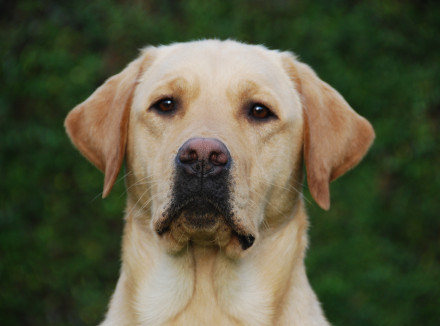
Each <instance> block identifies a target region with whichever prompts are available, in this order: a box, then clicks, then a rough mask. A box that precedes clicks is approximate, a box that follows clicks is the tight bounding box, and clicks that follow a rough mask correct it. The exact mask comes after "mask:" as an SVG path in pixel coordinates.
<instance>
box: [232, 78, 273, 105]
mask: <svg viewBox="0 0 440 326" xmlns="http://www.w3.org/2000/svg"><path fill="white" fill-rule="evenodd" d="M227 95H228V98H229V100H230V101H231V102H235V101H237V99H238V101H239V102H240V103H242V104H244V103H247V102H249V101H256V102H262V103H263V104H265V105H267V106H269V107H270V108H271V109H275V110H276V107H277V106H278V101H277V100H276V96H275V94H273V92H272V91H271V90H270V89H268V88H267V87H264V86H262V85H259V84H258V83H256V82H255V81H252V80H241V81H239V82H238V83H237V84H236V85H235V87H233V88H231V89H230V90H229V91H228V94H227Z"/></svg>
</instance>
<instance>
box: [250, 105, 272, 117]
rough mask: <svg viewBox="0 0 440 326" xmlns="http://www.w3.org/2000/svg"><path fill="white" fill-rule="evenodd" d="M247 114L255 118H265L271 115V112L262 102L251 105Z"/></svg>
mask: <svg viewBox="0 0 440 326" xmlns="http://www.w3.org/2000/svg"><path fill="white" fill-rule="evenodd" d="M249 115H250V116H251V117H252V118H253V119H256V120H266V119H268V118H270V117H272V116H273V113H272V111H270V110H269V109H268V108H267V107H265V106H264V105H263V104H259V103H256V104H253V105H252V107H251V109H250V112H249Z"/></svg>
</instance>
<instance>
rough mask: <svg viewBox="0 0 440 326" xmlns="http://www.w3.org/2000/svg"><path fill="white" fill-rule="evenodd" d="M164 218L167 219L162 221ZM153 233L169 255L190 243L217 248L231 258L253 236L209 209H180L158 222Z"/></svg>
mask: <svg viewBox="0 0 440 326" xmlns="http://www.w3.org/2000/svg"><path fill="white" fill-rule="evenodd" d="M167 220H168V222H166V221H167ZM156 232H157V233H158V234H159V236H160V238H161V242H162V244H163V246H164V248H165V249H166V251H167V252H168V253H169V254H179V253H181V252H182V251H184V250H186V249H187V248H189V247H190V246H200V247H211V248H217V249H219V250H221V251H222V252H223V253H224V254H225V255H226V256H227V257H229V258H231V259H237V258H240V257H241V256H242V255H243V253H244V251H245V250H246V249H248V248H249V247H251V246H252V245H253V243H254V240H255V237H254V236H253V235H251V234H249V233H246V232H245V233H244V234H243V231H242V228H240V227H236V226H235V225H234V223H232V222H231V221H229V220H228V219H227V218H226V217H225V216H223V215H222V214H221V213H219V212H217V211H216V210H215V209H213V210H210V209H209V210H198V212H195V210H193V209H183V210H182V211H181V212H180V213H179V214H178V215H177V216H174V217H168V218H165V219H164V220H162V222H161V223H158V227H157V228H156Z"/></svg>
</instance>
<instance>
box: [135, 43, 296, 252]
mask: <svg viewBox="0 0 440 326" xmlns="http://www.w3.org/2000/svg"><path fill="white" fill-rule="evenodd" d="M150 51H151V50H150ZM153 51H156V53H154V54H153V53H150V55H152V54H153V55H156V56H157V57H156V60H153V62H152V63H151V65H150V66H149V67H148V68H147V69H146V71H145V72H144V73H143V74H142V76H140V78H139V84H138V86H137V88H136V90H135V93H134V97H133V102H132V109H131V116H130V123H129V125H130V130H131V132H130V133H129V138H128V146H127V149H128V150H127V162H128V167H129V169H130V171H129V172H130V174H129V176H128V187H129V191H130V195H131V196H132V197H133V198H132V200H133V201H135V202H137V205H138V206H139V208H140V209H143V210H144V211H145V212H144V213H145V214H146V215H149V216H151V217H152V218H151V227H152V228H153V229H154V230H155V231H156V233H157V234H158V235H160V236H161V237H162V238H164V240H165V241H166V244H167V245H168V247H169V249H170V250H173V251H178V250H180V249H182V247H183V246H185V245H186V244H187V242H188V241H189V240H191V241H193V242H194V241H195V242H200V243H204V244H215V245H218V246H220V247H224V248H225V249H226V250H232V248H234V251H236V249H237V247H239V249H240V250H244V249H247V248H248V247H250V246H252V244H253V242H254V240H255V238H256V237H257V236H258V229H259V227H260V226H261V225H262V223H263V220H264V218H265V217H266V223H271V220H273V219H280V216H279V215H283V214H286V209H285V208H284V207H282V206H280V205H278V204H276V201H277V200H278V201H280V202H284V203H289V204H290V205H293V204H294V202H295V200H297V197H298V192H296V191H287V192H286V191H285V188H286V187H287V188H289V189H290V188H291V185H292V184H293V183H294V182H298V181H299V180H298V178H299V175H298V173H297V172H298V170H299V166H300V164H298V161H300V160H301V148H302V133H303V130H302V128H303V120H302V111H301V104H300V100H299V96H298V92H297V91H295V86H294V84H293V82H292V81H291V80H290V79H289V76H288V75H287V74H286V72H285V70H284V69H283V67H282V66H281V64H280V60H279V58H278V57H277V54H275V53H272V52H269V51H263V50H262V49H261V48H259V47H255V46H242V45H237V44H236V43H227V44H226V45H223V46H221V47H219V44H217V42H214V43H204V44H201V45H199V46H195V44H193V43H187V44H179V45H175V46H172V47H169V48H165V49H155V50H153ZM147 53H148V50H147ZM295 168H296V170H297V171H295ZM297 187H298V186H297ZM293 189H294V188H293ZM281 190H282V191H281ZM147 202H149V204H146V203H147ZM289 204H288V205H289Z"/></svg>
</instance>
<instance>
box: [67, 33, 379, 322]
mask: <svg viewBox="0 0 440 326" xmlns="http://www.w3.org/2000/svg"><path fill="white" fill-rule="evenodd" d="M65 127H66V130H67V133H68V135H69V137H70V139H71V141H72V142H73V144H74V146H76V148H77V149H78V150H79V151H80V152H81V153H82V154H83V155H84V156H85V157H86V158H87V159H88V160H89V161H90V162H91V163H93V164H94V165H95V166H96V167H97V168H98V169H99V170H101V171H102V172H104V176H105V177H104V189H103V197H106V196H107V195H108V194H109V193H110V190H111V189H112V186H113V184H114V183H115V180H116V178H117V175H118V173H119V170H120V168H121V165H122V163H123V161H124V160H125V162H126V164H125V165H126V175H125V182H126V189H127V206H126V212H125V226H124V235H123V243H122V267H121V273H120V278H119V281H118V283H117V286H116V290H115V292H114V294H113V296H112V299H111V302H110V305H109V310H108V312H107V315H106V318H105V320H104V321H103V323H102V324H101V325H105V326H110V325H115V326H123V325H130V326H133V325H252V326H256V325H301V326H307V325H329V323H328V321H327V320H326V318H325V317H324V314H323V312H322V309H321V307H320V303H319V302H318V300H317V298H316V295H315V294H314V292H313V290H312V288H311V286H310V285H309V282H308V279H307V276H306V272H305V267H304V256H305V251H306V248H307V242H308V239H307V229H308V218H307V214H306V211H305V207H304V206H305V205H304V199H303V195H302V190H301V188H302V183H303V179H304V171H303V169H304V167H305V170H306V175H307V182H308V187H309V190H310V193H311V195H312V197H313V198H314V200H315V201H316V202H317V204H318V205H319V206H320V207H322V208H323V209H325V210H328V209H329V207H330V191H329V184H330V182H331V181H333V180H335V179H336V178H338V177H339V176H341V175H342V174H344V173H345V172H346V171H347V170H349V169H351V168H352V167H354V166H355V165H356V164H357V163H358V162H359V161H360V160H361V159H362V157H363V156H364V155H365V153H366V152H367V150H368V149H369V147H370V145H371V144H372V142H373V139H374V130H373V128H372V126H371V124H370V123H369V122H368V121H367V120H366V119H365V118H363V117H361V116H360V115H358V114H357V113H356V112H355V111H354V110H353V109H352V108H351V107H350V106H349V105H348V104H347V102H346V101H345V100H344V98H343V97H342V96H341V95H340V94H339V93H338V92H337V91H336V90H335V89H333V88H332V87H331V86H329V85H328V84H327V83H325V82H324V81H322V80H321V79H320V78H319V77H318V76H317V75H316V74H315V72H314V71H313V70H312V69H311V68H310V67H309V66H307V65H306V64H304V63H302V62H300V61H299V60H298V59H297V58H296V57H295V55H294V54H292V53H290V52H281V51H276V50H269V49H267V48H265V47H264V46H260V45H248V44H243V43H240V42H237V41H232V40H226V41H220V40H202V41H194V42H187V43H176V44H171V45H168V46H159V47H152V46H151V47H147V48H145V49H143V50H142V51H141V54H140V56H139V57H138V58H137V59H136V60H134V61H132V62H131V63H130V64H129V65H128V66H127V67H126V68H125V69H124V70H123V71H122V72H120V73H119V74H117V75H115V76H113V77H111V78H110V79H108V80H107V81H106V82H105V83H104V84H103V85H102V86H100V87H99V88H98V89H97V90H96V91H95V92H94V93H93V94H92V95H91V96H90V97H89V98H88V99H86V100H85V101H84V102H83V103H81V104H79V105H78V106H76V107H75V108H74V109H73V110H72V111H70V112H69V114H68V116H67V118H66V121H65Z"/></svg>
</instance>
